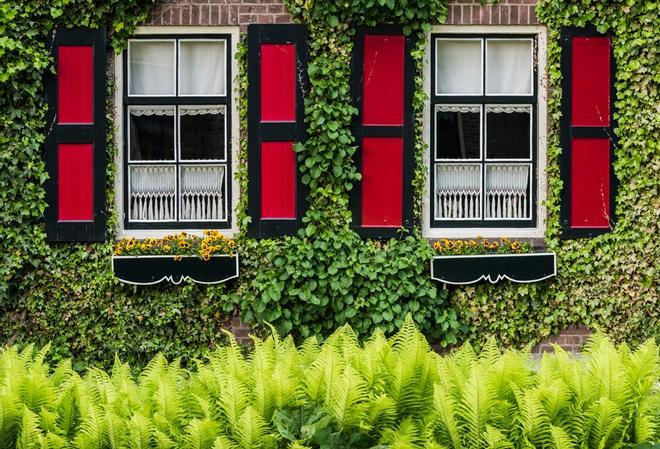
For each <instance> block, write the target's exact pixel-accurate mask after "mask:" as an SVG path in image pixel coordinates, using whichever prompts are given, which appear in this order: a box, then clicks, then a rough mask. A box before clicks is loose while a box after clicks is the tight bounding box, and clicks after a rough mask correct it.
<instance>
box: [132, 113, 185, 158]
mask: <svg viewBox="0 0 660 449" xmlns="http://www.w3.org/2000/svg"><path fill="white" fill-rule="evenodd" d="M130 121H131V142H130V149H131V160H133V161H158V160H168V161H171V160H174V115H155V114H154V115H146V114H143V115H134V114H131V115H130Z"/></svg>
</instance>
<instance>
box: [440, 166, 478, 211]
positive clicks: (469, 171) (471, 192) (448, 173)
mask: <svg viewBox="0 0 660 449" xmlns="http://www.w3.org/2000/svg"><path fill="white" fill-rule="evenodd" d="M435 195H436V196H435V219H436V220H474V219H480V218H481V166H480V165H476V164H472V165H440V164H437V165H436V166H435Z"/></svg>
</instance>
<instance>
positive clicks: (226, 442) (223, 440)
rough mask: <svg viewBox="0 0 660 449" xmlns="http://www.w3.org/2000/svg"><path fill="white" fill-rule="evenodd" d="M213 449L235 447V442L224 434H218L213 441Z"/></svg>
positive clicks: (234, 448) (233, 448)
mask: <svg viewBox="0 0 660 449" xmlns="http://www.w3.org/2000/svg"><path fill="white" fill-rule="evenodd" d="M213 449H236V443H234V442H233V441H232V440H230V439H229V438H228V437H227V436H225V435H219V436H218V437H217V438H216V439H215V441H214V442H213Z"/></svg>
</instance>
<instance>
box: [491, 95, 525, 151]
mask: <svg viewBox="0 0 660 449" xmlns="http://www.w3.org/2000/svg"><path fill="white" fill-rule="evenodd" d="M513 109H514V108H510V107H507V106H503V107H494V108H493V109H491V110H489V109H488V108H486V157H487V158H489V159H528V158H529V155H530V151H529V150H530V148H529V144H530V139H529V133H530V113H529V110H527V111H525V112H520V111H522V110H521V109H520V108H515V111H513Z"/></svg>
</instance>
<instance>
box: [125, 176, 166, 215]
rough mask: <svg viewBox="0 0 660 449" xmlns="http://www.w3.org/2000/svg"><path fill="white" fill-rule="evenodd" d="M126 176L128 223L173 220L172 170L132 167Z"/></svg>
mask: <svg viewBox="0 0 660 449" xmlns="http://www.w3.org/2000/svg"><path fill="white" fill-rule="evenodd" d="M129 176H130V192H129V195H130V198H129V201H130V205H129V213H130V219H131V221H172V220H175V219H176V198H175V188H176V175H175V172H174V167H173V166H171V165H168V166H158V165H137V166H132V167H131V168H130V175H129Z"/></svg>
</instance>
